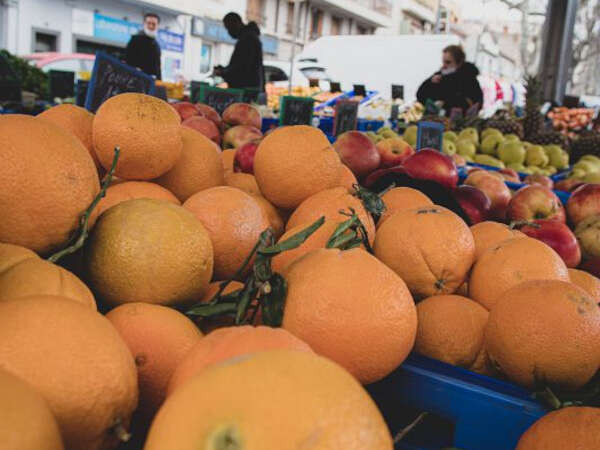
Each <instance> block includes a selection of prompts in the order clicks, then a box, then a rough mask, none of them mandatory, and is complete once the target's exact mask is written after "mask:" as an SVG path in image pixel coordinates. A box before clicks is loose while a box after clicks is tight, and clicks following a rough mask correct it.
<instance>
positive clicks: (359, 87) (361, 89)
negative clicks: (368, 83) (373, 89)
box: [354, 84, 367, 97]
mask: <svg viewBox="0 0 600 450" xmlns="http://www.w3.org/2000/svg"><path fill="white" fill-rule="evenodd" d="M354 95H360V96H361V97H366V96H367V89H366V88H365V85H364V84H355V85H354Z"/></svg>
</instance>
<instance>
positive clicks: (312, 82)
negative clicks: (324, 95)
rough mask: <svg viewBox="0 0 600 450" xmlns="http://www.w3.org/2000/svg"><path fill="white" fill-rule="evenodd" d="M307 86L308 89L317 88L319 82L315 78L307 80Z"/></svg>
mask: <svg viewBox="0 0 600 450" xmlns="http://www.w3.org/2000/svg"><path fill="white" fill-rule="evenodd" d="M308 85H309V86H310V87H319V80H318V79H316V78H309V79H308Z"/></svg>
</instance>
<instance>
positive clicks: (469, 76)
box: [417, 45, 483, 116]
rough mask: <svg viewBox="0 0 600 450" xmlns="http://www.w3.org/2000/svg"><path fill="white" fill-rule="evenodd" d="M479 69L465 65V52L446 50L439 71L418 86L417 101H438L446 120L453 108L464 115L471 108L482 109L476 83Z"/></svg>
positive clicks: (454, 46)
mask: <svg viewBox="0 0 600 450" xmlns="http://www.w3.org/2000/svg"><path fill="white" fill-rule="evenodd" d="M477 75H479V69H477V67H476V66H475V65H474V64H472V63H469V62H466V61H465V52H464V51H463V49H462V48H461V47H460V46H458V45H450V46H448V47H446V48H445V49H444V51H443V53H442V68H441V69H440V70H439V71H437V72H436V73H434V74H433V75H432V76H431V78H428V79H427V80H425V81H424V82H423V84H421V86H420V87H419V90H418V91H417V100H419V102H421V103H423V104H425V102H426V101H427V100H428V99H430V100H433V101H441V102H442V107H443V108H444V110H445V111H446V115H447V116H449V115H450V112H451V111H452V108H460V109H461V110H462V111H463V113H465V112H466V110H468V109H469V108H470V107H471V106H473V105H475V104H478V106H479V108H481V106H482V105H483V92H482V91H481V86H480V85H479V81H477Z"/></svg>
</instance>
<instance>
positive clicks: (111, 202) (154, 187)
mask: <svg viewBox="0 0 600 450" xmlns="http://www.w3.org/2000/svg"><path fill="white" fill-rule="evenodd" d="M135 198H153V199H156V200H166V201H168V202H170V203H173V204H174V205H180V204H181V203H179V200H178V199H177V197H175V196H174V195H173V194H172V193H171V192H170V191H168V190H167V189H165V188H164V187H162V186H159V185H158V184H156V183H150V182H148V181H119V182H118V183H116V184H111V185H110V186H109V187H108V189H106V195H105V196H104V198H103V199H102V200H100V201H99V202H98V204H97V205H96V207H95V208H94V210H93V211H92V215H91V217H92V218H93V221H94V222H95V221H96V218H97V217H99V216H100V214H102V213H103V212H104V211H106V210H107V209H108V208H111V207H112V206H115V205H118V204H119V203H121V202H124V201H126V200H133V199H135Z"/></svg>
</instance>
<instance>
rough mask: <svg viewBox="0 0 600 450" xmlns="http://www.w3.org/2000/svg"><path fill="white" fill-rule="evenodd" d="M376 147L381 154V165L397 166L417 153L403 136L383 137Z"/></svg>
mask: <svg viewBox="0 0 600 450" xmlns="http://www.w3.org/2000/svg"><path fill="white" fill-rule="evenodd" d="M375 147H376V148H377V151H378V152H379V156H381V167H394V166H397V165H398V164H402V163H403V162H404V161H405V160H406V158H408V157H409V156H411V155H414V154H415V151H414V150H413V148H412V147H411V146H410V144H409V143H408V142H406V141H405V140H404V139H402V138H388V139H383V140H381V141H379V142H378V143H377V145H376V146H375Z"/></svg>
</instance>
